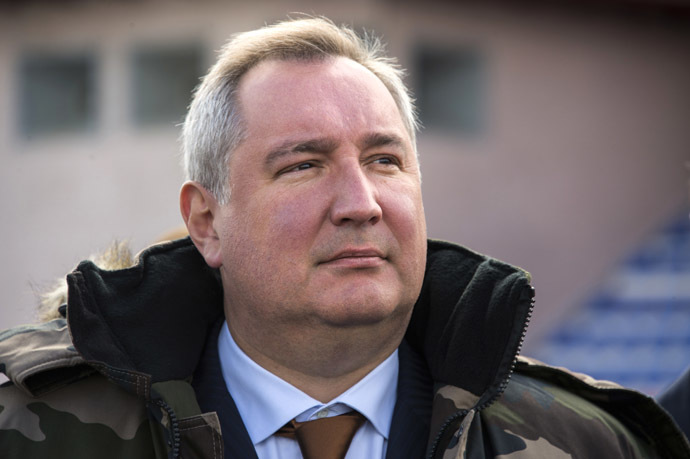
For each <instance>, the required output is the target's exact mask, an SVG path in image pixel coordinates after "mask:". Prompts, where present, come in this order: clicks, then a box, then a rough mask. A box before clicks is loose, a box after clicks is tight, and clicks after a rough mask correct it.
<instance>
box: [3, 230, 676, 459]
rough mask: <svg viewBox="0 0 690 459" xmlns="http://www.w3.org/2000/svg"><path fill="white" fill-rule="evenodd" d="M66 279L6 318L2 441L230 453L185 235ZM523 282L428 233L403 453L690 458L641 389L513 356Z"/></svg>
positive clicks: (207, 310) (203, 271)
mask: <svg viewBox="0 0 690 459" xmlns="http://www.w3.org/2000/svg"><path fill="white" fill-rule="evenodd" d="M68 285H69V303H68V305H67V307H66V308H64V309H63V310H62V311H63V313H64V315H65V317H64V318H58V319H55V320H52V321H50V322H46V323H43V324H39V325H32V326H25V327H18V328H15V329H10V330H7V331H5V332H2V333H0V370H1V371H2V372H4V373H5V374H6V375H7V376H8V377H9V378H10V381H9V382H8V383H6V384H4V385H2V387H0V455H1V456H2V457H3V458H42V457H51V458H54V457H57V458H60V457H64V458H77V459H79V458H95V457H98V458H140V457H141V458H144V457H146V458H149V457H156V458H177V457H180V458H222V457H224V452H223V448H224V444H225V445H227V444H228V441H232V440H233V439H232V438H223V436H222V434H221V428H220V422H219V418H218V416H217V414H216V413H215V412H202V410H201V409H200V407H199V403H198V400H199V398H198V396H199V394H197V393H195V391H194V388H193V385H192V382H193V381H192V378H193V375H194V374H195V373H194V372H195V369H196V367H197V365H199V361H200V359H201V355H202V354H203V352H204V346H205V342H206V341H207V335H209V334H210V332H209V330H211V328H212V324H214V323H218V319H219V317H222V316H221V314H222V307H221V304H222V300H221V298H222V289H221V286H220V281H219V278H218V273H217V271H215V270H212V269H210V268H208V266H207V265H206V264H205V263H204V261H203V259H202V258H201V257H200V256H199V254H198V253H197V252H196V249H195V248H194V247H193V245H192V244H191V243H190V242H189V240H188V239H183V240H179V241H175V242H172V243H166V244H161V245H157V246H153V247H151V248H149V249H147V250H146V251H144V252H143V253H142V254H141V255H140V257H139V259H138V261H137V263H136V264H135V265H134V266H132V267H129V268H127V269H122V270H117V271H106V270H102V269H100V268H98V267H97V266H96V265H95V264H93V263H92V262H82V263H81V264H80V265H79V266H78V267H77V269H76V270H75V271H74V272H72V273H71V274H69V275H68ZM532 298H533V290H532V288H531V286H530V285H529V277H528V275H527V274H526V273H525V272H523V271H521V270H519V269H516V268H513V267H511V266H509V265H506V264H503V263H501V262H498V261H496V260H492V259H489V258H486V257H484V256H482V255H479V254H476V253H474V252H471V251H469V250H466V249H463V248H461V247H458V246H455V245H452V244H449V243H445V242H439V241H430V242H429V254H428V262H427V271H426V276H425V280H424V286H423V288H422V292H421V294H420V298H419V300H418V302H417V305H416V306H415V310H414V312H413V317H412V320H411V322H410V325H409V328H408V331H407V334H406V337H405V340H406V343H409V346H410V347H411V348H412V349H414V350H415V352H417V353H418V354H419V355H420V356H421V360H422V361H423V362H424V365H423V367H424V369H423V371H424V372H425V373H428V376H429V379H430V381H433V385H430V386H429V387H430V393H429V400H432V399H433V403H432V409H431V415H430V417H429V419H421V420H420V422H424V423H426V424H425V425H426V426H427V427H426V428H425V429H426V430H425V431H426V432H428V446H427V445H421V449H417V450H414V451H417V452H413V450H410V452H409V454H405V455H404V457H423V456H425V455H426V456H427V457H430V458H468V459H469V458H487V457H501V458H527V457H529V458H535V457H537V458H538V457H543V458H560V457H576V458H599V457H606V458H618V457H626V458H627V457H631V458H654V457H659V458H684V457H687V458H690V446H689V445H688V441H687V439H686V438H685V437H684V436H683V435H682V434H681V433H680V431H679V430H678V428H677V427H676V425H675V424H674V423H673V421H672V420H671V418H670V417H669V416H668V414H667V413H666V412H665V411H664V410H662V409H660V408H659V407H658V405H656V403H655V402H654V401H653V400H652V399H651V398H649V397H647V396H644V395H642V394H639V393H636V392H634V391H630V390H626V389H623V388H620V387H619V386H616V385H615V384H613V383H607V382H597V381H594V380H591V379H590V378H587V377H586V376H583V375H576V374H574V373H570V372H567V371H565V370H561V369H556V368H550V367H547V366H545V365H542V364H540V363H538V362H534V361H530V360H528V359H525V358H522V357H518V356H517V355H518V353H519V350H520V346H521V344H522V340H523V337H524V333H525V329H526V326H527V322H528V321H529V317H530V315H531V313H532V303H533V301H532ZM399 391H400V390H399ZM400 396H401V395H400V394H399V397H400ZM420 417H427V416H420ZM394 418H395V415H394ZM394 425H395V419H394ZM228 437H229V436H228ZM424 443H426V440H424ZM228 451H229V449H226V455H225V457H229V455H228V453H227V452H228ZM391 451H393V449H392V448H390V447H389V457H391V456H392V454H393V453H391ZM424 451H426V453H425V452H424ZM233 457H234V456H233Z"/></svg>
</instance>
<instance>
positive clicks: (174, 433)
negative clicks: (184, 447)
mask: <svg viewBox="0 0 690 459" xmlns="http://www.w3.org/2000/svg"><path fill="white" fill-rule="evenodd" d="M156 404H157V405H158V406H160V407H161V408H163V409H164V410H165V412H166V413H168V417H169V418H170V431H171V437H172V441H171V440H170V439H168V446H169V447H170V449H171V456H170V457H172V459H176V458H178V457H180V424H179V423H178V422H177V415H176V414H175V411H173V409H172V407H171V406H170V405H168V404H167V403H165V402H164V401H163V400H156Z"/></svg>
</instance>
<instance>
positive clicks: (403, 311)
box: [0, 19, 690, 458]
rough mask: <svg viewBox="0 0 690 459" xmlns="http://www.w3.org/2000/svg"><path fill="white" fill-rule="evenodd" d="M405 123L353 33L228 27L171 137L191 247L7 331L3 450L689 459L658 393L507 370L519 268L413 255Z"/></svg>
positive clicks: (166, 250)
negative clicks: (231, 32)
mask: <svg viewBox="0 0 690 459" xmlns="http://www.w3.org/2000/svg"><path fill="white" fill-rule="evenodd" d="M413 113H414V112H413V109H412V104H411V102H410V97H409V96H408V94H407V91H406V89H405V87H404V85H403V83H402V81H401V78H400V71H399V70H398V69H397V68H395V67H393V66H392V65H391V64H390V61H389V60H388V59H387V58H385V57H384V56H383V55H382V52H381V49H380V46H379V45H378V44H377V43H376V42H364V41H362V40H361V39H359V38H357V37H356V35H355V34H354V33H352V32H351V31H350V30H348V29H344V28H338V27H336V26H335V25H333V24H332V23H330V22H329V21H327V20H323V19H303V20H296V21H287V22H283V23H279V24H277V25H274V26H270V27H266V28H263V29H260V30H257V31H253V32H248V33H246V34H241V35H238V36H236V37H235V38H234V39H233V40H232V41H230V42H229V43H228V45H227V46H226V47H225V48H224V50H223V52H222V54H221V56H220V58H219V61H218V63H217V64H216V65H215V66H214V67H213V68H212V70H211V71H210V73H209V75H207V76H206V78H205V79H204V81H203V83H202V84H201V86H200V88H199V89H198V90H197V92H196V95H195V98H194V102H193V103H192V106H191V107H190V111H189V114H188V116H187V120H186V122H185V127H184V136H183V137H184V148H185V168H186V171H187V175H188V179H189V180H188V181H187V182H186V183H185V184H184V185H183V187H182V190H181V198H180V203H181V206H180V207H181V212H182V215H183V218H184V221H185V223H186V225H187V228H188V230H189V234H190V239H183V240H178V241H175V242H172V243H169V244H162V245H158V246H153V247H151V248H149V249H147V250H146V251H145V252H143V253H142V254H141V255H140V257H139V260H138V262H137V264H136V265H135V266H132V267H129V268H127V269H123V270H115V271H108V270H103V269H100V268H98V267H96V266H95V265H94V264H93V263H90V262H84V263H82V264H80V265H79V267H78V268H77V269H76V270H75V271H74V272H73V273H71V274H70V275H69V276H68V283H69V301H68V305H67V306H66V308H61V311H62V313H63V315H66V317H67V320H65V319H56V320H53V321H51V322H48V323H45V324H43V325H39V326H34V327H29V328H21V329H15V330H11V331H8V332H5V334H4V335H3V336H2V340H1V341H0V355H1V356H2V360H0V362H2V364H3V365H4V367H5V369H4V371H5V373H7V375H8V376H9V377H10V379H11V381H12V382H11V384H8V385H6V386H4V387H2V389H0V406H2V409H3V411H1V412H0V427H1V428H2V430H1V431H0V448H2V449H0V450H1V451H3V454H5V455H6V456H8V457H48V456H50V457H61V456H64V457H128V458H130V457H152V456H155V457H172V458H175V457H182V458H187V457H204V458H211V457H213V458H219V457H226V458H228V457H232V458H251V457H260V458H296V457H301V456H304V457H341V458H342V457H348V458H364V457H365V458H408V457H410V458H416V457H425V456H427V457H433V458H441V457H443V458H445V457H499V456H500V457H690V447H689V446H688V443H687V440H686V439H685V438H684V437H683V436H682V434H681V433H680V432H679V431H678V429H677V428H676V426H675V425H674V424H673V422H672V421H671V419H670V418H669V416H668V415H667V414H666V413H665V412H664V411H663V410H661V409H660V408H659V407H658V406H657V405H656V404H655V403H654V402H653V400H651V399H650V398H648V397H645V396H643V395H641V394H637V393H635V392H632V391H628V390H625V389H622V388H619V387H618V386H616V385H614V384H612V383H604V382H594V381H592V380H589V379H588V378H586V377H584V376H577V375H574V374H571V373H567V372H565V371H562V370H557V369H553V368H549V367H546V366H543V365H540V364H538V363H536V362H531V361H528V360H526V359H522V358H518V357H517V354H518V352H519V349H520V346H521V343H522V339H523V337H524V332H525V329H526V326H527V322H528V320H529V316H530V315H531V312H532V298H533V294H532V288H531V287H530V285H529V277H528V275H527V273H525V272H524V271H522V270H520V269H517V268H513V267H511V266H508V265H505V264H503V263H501V262H498V261H496V260H492V259H488V258H486V257H484V256H482V255H479V254H476V253H474V252H471V251H469V250H467V249H463V248H461V247H458V246H455V245H453V244H449V243H444V242H437V241H427V239H426V227H425V220H424V210H423V206H422V198H421V189H420V171H419V163H418V160H417V155H416V150H415V127H416V122H415V118H414V114H413ZM511 375H512V378H511ZM341 435H342V438H341ZM330 449H334V450H335V449H337V450H338V451H330ZM327 450H329V451H328V452H327ZM331 454H332V455H331Z"/></svg>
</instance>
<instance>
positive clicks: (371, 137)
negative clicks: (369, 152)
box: [362, 132, 406, 150]
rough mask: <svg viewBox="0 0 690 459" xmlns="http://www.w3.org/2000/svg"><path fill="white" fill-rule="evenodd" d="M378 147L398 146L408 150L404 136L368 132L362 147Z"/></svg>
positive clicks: (364, 148)
mask: <svg viewBox="0 0 690 459" xmlns="http://www.w3.org/2000/svg"><path fill="white" fill-rule="evenodd" d="M376 147H396V148H400V149H401V150H406V148H405V142H404V141H403V139H402V137H400V136H399V135H397V134H385V133H380V132H374V133H371V134H367V135H366V136H365V137H364V141H363V142H362V149H363V150H366V149H369V148H376Z"/></svg>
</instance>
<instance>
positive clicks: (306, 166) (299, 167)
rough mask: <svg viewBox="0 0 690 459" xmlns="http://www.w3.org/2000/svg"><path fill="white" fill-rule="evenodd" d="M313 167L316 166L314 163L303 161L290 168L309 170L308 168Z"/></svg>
mask: <svg viewBox="0 0 690 459" xmlns="http://www.w3.org/2000/svg"><path fill="white" fill-rule="evenodd" d="M312 167H314V165H313V164H312V163H301V164H298V165H296V166H295V167H293V168H292V169H290V170H293V171H304V170H307V169H311V168H312Z"/></svg>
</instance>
